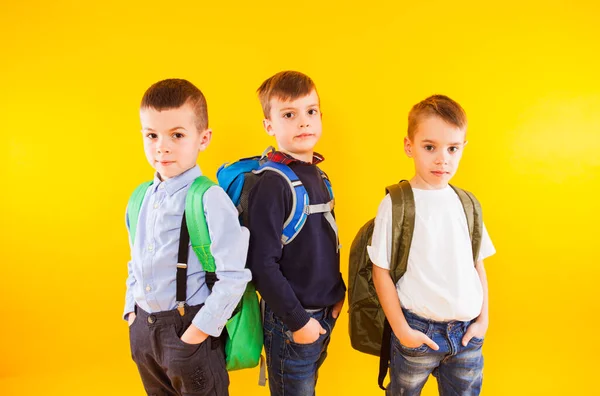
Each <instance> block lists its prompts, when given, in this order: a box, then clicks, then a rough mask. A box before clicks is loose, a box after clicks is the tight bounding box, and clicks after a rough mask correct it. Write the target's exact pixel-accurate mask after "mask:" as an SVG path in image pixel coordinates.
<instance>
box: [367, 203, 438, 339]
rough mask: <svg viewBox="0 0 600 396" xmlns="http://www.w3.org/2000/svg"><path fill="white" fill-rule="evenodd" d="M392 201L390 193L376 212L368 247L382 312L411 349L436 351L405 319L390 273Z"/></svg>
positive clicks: (422, 334) (395, 332)
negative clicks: (422, 347)
mask: <svg viewBox="0 0 600 396" xmlns="http://www.w3.org/2000/svg"><path fill="white" fill-rule="evenodd" d="M391 248H392V200H391V198H390V196H389V195H387V196H386V197H385V198H384V199H383V201H382V202H381V204H380V205H379V209H378V211H377V217H375V226H374V229H373V237H372V239H371V245H370V246H368V247H367V251H368V253H369V258H370V259H371V261H372V262H373V267H372V273H373V284H374V285H375V291H376V292H377V297H378V298H379V302H380V303H381V307H382V308H383V312H384V313H385V316H386V318H387V320H388V322H389V324H390V327H391V328H392V331H393V332H394V334H395V335H396V337H398V339H399V340H400V343H401V344H402V345H404V346H406V347H409V348H416V347H419V346H421V345H423V344H427V345H428V346H429V347H430V348H432V349H433V350H438V348H439V347H438V346H437V344H436V343H435V342H433V341H432V340H431V339H430V338H429V337H427V335H425V334H424V333H422V332H420V331H418V330H414V329H412V328H411V327H410V326H409V325H408V323H407V322H406V318H405V317H404V313H403V312H402V306H401V305H400V299H399V298H398V292H397V291H396V285H395V284H394V281H393V280H392V277H391V275H390V258H391V256H392V252H391Z"/></svg>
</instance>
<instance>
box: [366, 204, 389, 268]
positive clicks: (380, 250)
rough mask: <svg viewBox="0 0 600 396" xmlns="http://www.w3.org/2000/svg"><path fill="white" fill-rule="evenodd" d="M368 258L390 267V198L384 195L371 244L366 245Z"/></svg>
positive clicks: (382, 266) (382, 265) (375, 262)
mask: <svg viewBox="0 0 600 396" xmlns="http://www.w3.org/2000/svg"><path fill="white" fill-rule="evenodd" d="M367 253H368V254H369V258H370V259H371V261H372V262H373V264H375V265H376V266H378V267H380V268H383V269H387V270H389V269H390V261H391V257H392V198H390V195H389V194H388V195H386V196H385V198H383V200H382V201H381V203H380V204H379V209H378V210H377V217H375V226H374V228H373V238H371V245H370V246H367Z"/></svg>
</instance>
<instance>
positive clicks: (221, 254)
mask: <svg viewBox="0 0 600 396" xmlns="http://www.w3.org/2000/svg"><path fill="white" fill-rule="evenodd" d="M201 175H202V173H201V171H200V168H199V167H198V166H197V165H196V166H195V167H193V168H191V169H189V170H187V171H185V172H184V173H182V174H181V175H179V176H176V177H174V178H172V179H168V180H166V181H161V180H160V179H159V178H158V175H156V176H155V177H154V183H153V184H152V185H151V186H150V188H148V191H147V192H146V196H145V197H144V201H143V203H142V208H141V211H140V216H139V221H138V229H137V232H136V236H135V241H134V242H133V245H131V243H130V247H131V261H129V263H128V265H127V267H128V277H127V292H126V295H125V310H124V317H125V318H127V315H128V314H129V313H130V312H133V310H134V307H135V304H137V305H138V306H139V307H140V308H141V309H143V310H144V311H146V312H150V313H153V312H160V311H167V310H172V309H175V308H176V307H177V303H176V301H175V294H176V272H177V253H178V250H179V233H180V229H181V220H182V216H183V212H184V209H185V197H186V194H187V192H188V190H189V188H190V186H191V184H192V182H193V181H194V180H195V179H196V178H198V177H199V176H201ZM203 202H204V214H205V216H206V222H207V225H208V230H209V234H210V239H211V246H210V250H211V253H212V255H213V256H214V258H215V265H216V271H215V272H216V274H217V277H218V279H219V280H218V281H217V282H216V283H215V285H214V287H213V289H212V293H211V292H210V291H209V290H208V286H207V285H206V283H205V272H204V270H203V269H202V264H200V261H199V260H198V257H197V256H196V254H195V253H194V251H193V250H192V247H191V244H190V245H189V247H188V250H189V254H188V257H189V258H188V270H187V301H186V302H187V304H188V305H198V304H202V303H204V306H203V307H202V309H201V310H200V311H199V312H198V314H197V315H196V316H195V317H194V319H193V320H192V323H193V324H194V325H195V326H196V327H198V328H199V329H200V330H202V331H203V332H205V333H207V334H210V335H212V336H215V337H217V336H219V334H221V331H222V330H223V327H224V326H225V324H226V323H227V320H228V319H229V317H230V316H231V313H232V312H233V310H234V309H235V307H236V306H237V304H238V302H239V301H240V298H241V297H242V294H243V293H244V290H245V289H246V284H247V283H248V282H249V281H250V280H251V277H252V276H251V274H250V270H248V269H246V268H245V264H246V255H247V252H248V240H249V236H250V234H249V232H248V230H247V229H246V228H245V227H242V226H240V224H239V221H238V212H237V209H236V208H235V206H234V205H233V203H232V202H231V200H230V199H229V196H227V194H226V193H225V191H223V189H222V188H221V187H218V186H213V187H211V188H209V189H208V191H206V193H205V194H204V200H203ZM127 230H128V231H129V224H128V223H127Z"/></svg>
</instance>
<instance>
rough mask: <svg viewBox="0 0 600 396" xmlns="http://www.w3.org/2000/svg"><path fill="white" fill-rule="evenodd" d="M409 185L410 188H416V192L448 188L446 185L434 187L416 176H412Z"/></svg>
mask: <svg viewBox="0 0 600 396" xmlns="http://www.w3.org/2000/svg"><path fill="white" fill-rule="evenodd" d="M409 183H410V186H411V187H412V188H416V189H418V190H443V189H444V188H446V187H448V183H442V184H436V185H433V184H429V183H427V182H426V181H425V180H423V179H422V178H420V177H419V176H418V175H415V176H413V178H412V179H410V180H409Z"/></svg>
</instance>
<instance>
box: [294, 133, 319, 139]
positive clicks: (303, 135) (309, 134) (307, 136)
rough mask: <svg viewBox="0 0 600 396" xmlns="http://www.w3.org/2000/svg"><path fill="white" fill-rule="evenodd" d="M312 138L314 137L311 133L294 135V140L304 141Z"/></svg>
mask: <svg viewBox="0 0 600 396" xmlns="http://www.w3.org/2000/svg"><path fill="white" fill-rule="evenodd" d="M313 136H315V135H314V134H313V133H301V134H300V135H296V136H295V137H294V139H306V138H309V137H313Z"/></svg>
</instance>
